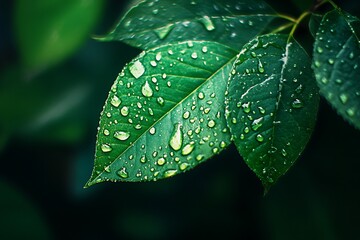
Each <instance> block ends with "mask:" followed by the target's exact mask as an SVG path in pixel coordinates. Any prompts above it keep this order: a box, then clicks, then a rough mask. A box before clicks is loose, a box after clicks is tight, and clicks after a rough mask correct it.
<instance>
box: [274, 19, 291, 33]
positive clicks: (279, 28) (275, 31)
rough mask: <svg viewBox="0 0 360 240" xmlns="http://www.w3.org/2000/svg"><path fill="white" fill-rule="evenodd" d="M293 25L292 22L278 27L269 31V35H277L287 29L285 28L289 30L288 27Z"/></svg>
mask: <svg viewBox="0 0 360 240" xmlns="http://www.w3.org/2000/svg"><path fill="white" fill-rule="evenodd" d="M293 25H294V23H293V22H290V23H287V24H284V25H281V26H280V27H278V28H276V29H275V30H273V31H271V33H278V32H281V31H284V30H285V29H287V28H289V27H291V26H293Z"/></svg>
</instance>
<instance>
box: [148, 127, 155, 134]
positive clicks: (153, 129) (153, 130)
mask: <svg viewBox="0 0 360 240" xmlns="http://www.w3.org/2000/svg"><path fill="white" fill-rule="evenodd" d="M155 132H156V129H155V128H154V127H152V128H150V130H149V133H150V134H151V135H154V134H155Z"/></svg>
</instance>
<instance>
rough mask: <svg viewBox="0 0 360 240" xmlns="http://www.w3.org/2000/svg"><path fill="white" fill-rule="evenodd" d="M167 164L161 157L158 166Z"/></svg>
mask: <svg viewBox="0 0 360 240" xmlns="http://www.w3.org/2000/svg"><path fill="white" fill-rule="evenodd" d="M165 162H166V160H165V158H163V157H161V158H159V159H158V160H157V165H159V166H162V165H164V164H165Z"/></svg>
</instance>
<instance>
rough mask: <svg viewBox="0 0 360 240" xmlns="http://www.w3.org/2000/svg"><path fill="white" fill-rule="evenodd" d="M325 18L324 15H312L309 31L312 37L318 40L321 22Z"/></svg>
mask: <svg viewBox="0 0 360 240" xmlns="http://www.w3.org/2000/svg"><path fill="white" fill-rule="evenodd" d="M322 18H323V15H320V14H316V13H312V14H311V17H310V21H309V30H310V33H311V35H312V36H313V37H314V38H316V33H317V31H318V29H319V26H320V22H321V20H322Z"/></svg>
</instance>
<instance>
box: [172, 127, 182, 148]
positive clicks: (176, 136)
mask: <svg viewBox="0 0 360 240" xmlns="http://www.w3.org/2000/svg"><path fill="white" fill-rule="evenodd" d="M181 129H182V125H181V124H180V123H176V124H175V125H174V130H173V132H172V134H171V136H170V141H169V145H170V147H171V148H172V149H174V150H175V151H178V150H180V149H181V147H182V144H183V133H182V130H181Z"/></svg>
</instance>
